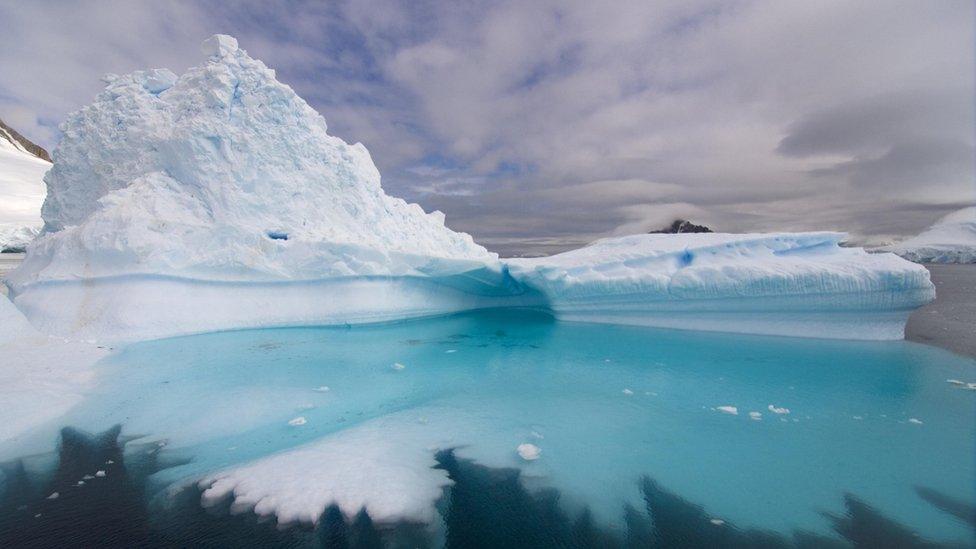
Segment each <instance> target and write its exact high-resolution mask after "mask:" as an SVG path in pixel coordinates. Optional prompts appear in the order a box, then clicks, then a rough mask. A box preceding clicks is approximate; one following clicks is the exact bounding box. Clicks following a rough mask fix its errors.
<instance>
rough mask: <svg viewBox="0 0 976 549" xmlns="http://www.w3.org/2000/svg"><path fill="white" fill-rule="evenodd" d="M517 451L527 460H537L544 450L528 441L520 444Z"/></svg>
mask: <svg viewBox="0 0 976 549" xmlns="http://www.w3.org/2000/svg"><path fill="white" fill-rule="evenodd" d="M516 451H518V455H519V456H520V457H521V458H522V459H524V460H525V461H535V460H537V459H539V456H540V455H541V454H542V450H541V449H540V448H539V447H538V446H536V445H535V444H529V443H528V442H526V443H524V444H519V445H518V448H516Z"/></svg>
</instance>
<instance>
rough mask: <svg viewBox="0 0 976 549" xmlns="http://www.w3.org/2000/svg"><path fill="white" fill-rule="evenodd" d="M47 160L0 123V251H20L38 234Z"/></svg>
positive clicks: (34, 146) (38, 150)
mask: <svg viewBox="0 0 976 549" xmlns="http://www.w3.org/2000/svg"><path fill="white" fill-rule="evenodd" d="M50 168H51V161H50V157H49V156H48V154H47V151H45V150H44V149H43V148H42V147H40V146H38V145H35V144H34V143H32V142H31V141H30V140H28V139H27V138H25V137H24V136H22V135H21V134H20V133H18V132H17V131H15V130H14V129H13V128H11V127H10V126H8V125H7V124H5V123H4V122H3V120H0V251H23V249H24V248H25V247H26V246H27V244H29V243H30V242H31V241H32V240H33V239H34V238H35V237H36V236H37V234H38V233H39V232H40V229H41V226H42V225H43V222H42V221H41V204H42V203H43V202H44V195H45V192H46V191H45V187H44V173H45V172H47V171H48V170H49V169H50Z"/></svg>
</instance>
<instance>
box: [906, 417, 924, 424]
mask: <svg viewBox="0 0 976 549" xmlns="http://www.w3.org/2000/svg"><path fill="white" fill-rule="evenodd" d="M908 423H914V424H915V425H921V424H922V420H920V419H918V418H916V417H911V418H908Z"/></svg>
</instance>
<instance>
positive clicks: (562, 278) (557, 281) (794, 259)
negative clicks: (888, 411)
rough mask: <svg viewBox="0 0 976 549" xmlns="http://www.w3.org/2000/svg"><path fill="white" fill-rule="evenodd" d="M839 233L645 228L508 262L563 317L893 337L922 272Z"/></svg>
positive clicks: (917, 301) (917, 299)
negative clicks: (849, 244)
mask: <svg viewBox="0 0 976 549" xmlns="http://www.w3.org/2000/svg"><path fill="white" fill-rule="evenodd" d="M844 237H845V235H844V234H843V233H831V232H819V233H778V234H777V233H773V234H721V233H689V234H674V235H671V234H646V235H633V236H626V237H620V238H612V239H606V240H601V241H597V242H595V243H593V244H591V245H590V246H587V247H584V248H580V249H578V250H573V251H570V252H566V253H562V254H558V255H555V256H551V257H543V258H533V259H512V260H508V261H507V265H508V267H509V270H510V273H511V275H512V276H513V277H514V278H515V279H517V280H519V281H520V282H521V283H523V284H525V285H526V286H528V287H530V288H533V289H535V290H536V291H538V292H540V293H541V294H542V295H543V296H544V297H545V301H546V303H547V304H548V306H549V308H550V309H551V310H552V311H553V313H554V314H555V315H556V316H557V317H558V318H561V319H564V320H576V321H586V322H611V323H619V324H636V325H647V326H657V327H665V328H681V329H697V330H712V331H724V332H741V333H761V334H771V335H785V336H801V337H809V336H816V337H833V338H841V339H901V338H903V337H904V325H905V322H906V321H907V319H908V315H909V313H911V311H912V310H914V309H915V308H917V307H919V306H921V305H923V304H925V303H928V302H929V301H931V300H932V299H933V298H934V296H935V290H934V288H933V286H932V283H931V281H930V280H929V273H928V271H927V270H926V269H925V268H924V267H922V266H920V265H915V264H912V263H909V262H907V261H905V260H903V259H901V258H899V257H897V256H895V255H893V254H869V253H867V252H865V251H864V250H863V249H860V248H848V247H842V246H841V245H840V243H841V242H842V241H843V239H844Z"/></svg>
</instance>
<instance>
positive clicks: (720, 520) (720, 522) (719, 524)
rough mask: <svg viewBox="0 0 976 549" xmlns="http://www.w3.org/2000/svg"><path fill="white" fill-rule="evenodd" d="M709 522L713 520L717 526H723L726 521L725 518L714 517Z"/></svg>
mask: <svg viewBox="0 0 976 549" xmlns="http://www.w3.org/2000/svg"><path fill="white" fill-rule="evenodd" d="M708 522H711V523H712V524H714V525H715V526H722V525H723V524H725V521H724V520H722V519H714V518H713V519H710V520H709V521H708Z"/></svg>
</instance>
